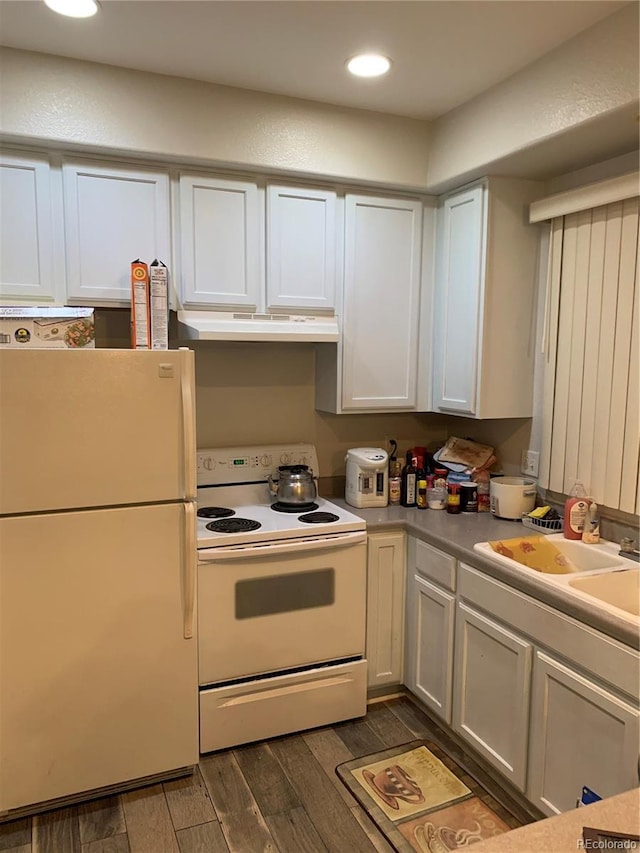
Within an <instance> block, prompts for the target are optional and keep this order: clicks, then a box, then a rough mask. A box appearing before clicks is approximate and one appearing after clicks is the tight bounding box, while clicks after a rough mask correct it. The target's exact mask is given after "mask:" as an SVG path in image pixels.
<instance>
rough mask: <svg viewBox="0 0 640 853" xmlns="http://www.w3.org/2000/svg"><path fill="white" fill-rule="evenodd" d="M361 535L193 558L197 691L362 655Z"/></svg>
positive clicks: (208, 551) (213, 551)
mask: <svg viewBox="0 0 640 853" xmlns="http://www.w3.org/2000/svg"><path fill="white" fill-rule="evenodd" d="M366 547H367V546H366V533H365V532H364V531H358V532H355V533H344V534H335V535H331V536H322V537H317V538H313V537H308V538H305V539H296V540H295V541H279V542H273V543H261V544H258V545H256V544H253V545H246V546H244V545H238V546H233V547H229V548H209V549H205V550H202V551H199V552H198V654H199V664H198V666H199V680H200V685H202V686H204V685H210V684H216V683H220V682H223V681H229V680H233V679H239V678H247V677H250V676H254V675H258V674H261V673H269V672H276V671H281V670H286V669H291V668H293V667H300V666H308V665H310V664H314V663H321V662H324V661H334V660H339V659H342V658H349V657H358V656H363V655H364V646H365V618H366V616H365V610H366Z"/></svg>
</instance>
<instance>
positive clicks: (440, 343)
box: [433, 186, 485, 414]
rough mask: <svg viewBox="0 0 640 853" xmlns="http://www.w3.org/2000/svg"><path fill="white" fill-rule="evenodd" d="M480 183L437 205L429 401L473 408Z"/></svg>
mask: <svg viewBox="0 0 640 853" xmlns="http://www.w3.org/2000/svg"><path fill="white" fill-rule="evenodd" d="M484 206H485V199H484V188H483V187H481V186H479V187H475V188H473V189H470V190H468V191H466V192H462V193H458V194H457V195H454V196H451V197H449V198H447V199H445V201H444V204H443V206H442V208H441V209H440V210H439V211H438V218H439V222H438V249H437V262H436V284H435V305H434V339H435V340H434V343H435V347H434V360H433V364H434V374H433V405H434V409H435V410H436V411H443V412H448V411H451V412H461V413H466V414H474V413H475V411H476V384H477V372H478V353H479V345H480V340H479V336H480V329H481V328H482V292H483V277H484V270H483V259H484V242H485V241H484V232H483V229H484V219H485V217H484Z"/></svg>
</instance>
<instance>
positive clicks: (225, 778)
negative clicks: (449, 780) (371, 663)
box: [0, 698, 532, 853]
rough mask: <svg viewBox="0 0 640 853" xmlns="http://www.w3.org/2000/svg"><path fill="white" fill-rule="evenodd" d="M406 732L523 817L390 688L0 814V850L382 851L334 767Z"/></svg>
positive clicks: (490, 800) (505, 814)
mask: <svg viewBox="0 0 640 853" xmlns="http://www.w3.org/2000/svg"><path fill="white" fill-rule="evenodd" d="M417 738H429V739H431V740H433V741H434V742H435V743H437V744H438V745H439V746H441V747H442V748H444V749H445V750H446V752H447V753H448V754H449V755H450V756H451V757H452V758H453V759H454V760H455V761H456V762H458V764H460V765H461V766H462V767H463V768H464V770H465V771H466V772H467V773H470V774H471V777H473V778H474V779H475V780H477V782H478V783H480V784H481V785H482V786H483V788H484V791H485V792H486V793H484V792H483V799H484V801H485V802H486V803H487V804H488V805H489V806H490V807H491V808H493V810H494V811H496V812H497V813H498V814H499V816H500V817H502V819H503V820H505V822H506V823H507V824H508V825H509V826H513V827H515V826H518V825H520V824H521V823H527V822H529V821H530V820H531V819H532V818H531V816H530V814H528V813H527V811H526V810H524V809H523V808H522V806H521V804H519V803H517V802H515V801H514V800H513V799H512V798H511V797H510V796H509V795H508V794H507V793H506V792H504V791H503V790H502V789H500V788H498V787H497V786H496V785H495V783H494V782H493V781H492V780H491V778H490V777H488V776H487V775H486V774H485V773H483V771H482V769H481V768H479V767H478V765H477V764H476V763H475V762H474V761H473V760H472V759H471V758H470V757H469V756H468V755H466V754H465V753H463V752H462V751H461V750H460V748H459V747H458V746H457V745H456V744H455V743H454V742H453V741H451V740H450V739H449V738H448V737H447V735H446V734H445V733H444V732H443V731H442V730H440V729H439V728H438V727H437V726H436V725H435V723H434V722H433V721H432V720H430V719H429V718H428V717H427V716H425V715H424V714H423V713H422V712H421V711H420V710H419V709H418V708H417V707H416V706H415V705H414V704H413V703H412V702H410V701H409V700H408V699H406V698H398V699H392V700H387V701H384V702H380V703H376V704H373V705H370V706H369V710H368V713H367V716H366V717H365V718H363V719H362V720H356V721H353V722H347V723H338V724H336V725H334V726H330V727H327V728H323V729H316V730H314V731H311V732H306V733H303V734H300V735H290V736H287V737H282V738H276V739H273V740H270V741H265V742H262V743H259V744H255V745H251V746H245V747H238V748H236V749H233V750H227V751H225V752H220V753H212V754H210V755H209V756H206V757H203V758H202V759H201V761H200V765H199V769H198V771H197V772H196V773H195V775H194V776H193V777H190V778H187V779H181V780H178V781H175V782H168V783H165V784H163V785H153V786H150V787H147V788H141V789H139V790H137V791H132V792H128V793H124V794H121V795H119V796H113V797H108V798H105V799H102V800H94V801H92V802H88V803H86V804H84V805H79V806H74V807H70V808H65V809H59V810H57V811H53V812H48V813H44V814H42V815H36V816H35V817H33V818H26V819H23V820H18V821H13V822H10V823H6V824H3V825H0V851H4V853H7V851H10V853H76V851H77V853H262V851H265V853H268V852H269V853H270V851H273V853H276V851H280V853H321V851H333V853H361V851H362V853H371V851H375V850H377V851H387V853H389V851H391V850H392V848H391V847H390V846H389V844H388V843H387V842H386V841H385V839H384V837H383V836H382V835H381V834H380V833H379V832H378V830H377V829H376V827H375V825H374V824H373V823H372V822H371V821H370V819H369V818H368V816H367V815H366V813H365V812H364V811H363V810H362V809H361V808H360V806H359V805H358V803H357V801H356V800H355V799H354V798H353V796H352V795H351V794H350V793H349V791H348V790H347V789H346V787H345V786H344V785H343V784H342V782H341V781H340V780H339V779H338V777H337V776H336V773H335V768H336V765H338V764H341V763H342V762H343V761H349V760H350V759H351V758H358V757H361V756H363V755H368V754H370V753H374V752H378V751H380V750H382V749H386V748H388V747H394V746H400V745H402V744H404V743H408V742H409V741H412V740H415V739H417ZM468 781H469V777H467V782H468ZM470 787H471V785H470ZM507 809H508V810H507Z"/></svg>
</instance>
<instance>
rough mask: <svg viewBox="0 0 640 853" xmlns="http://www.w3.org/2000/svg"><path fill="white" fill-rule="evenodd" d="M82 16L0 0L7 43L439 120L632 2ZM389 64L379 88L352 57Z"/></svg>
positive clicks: (142, 2) (188, 3)
mask: <svg viewBox="0 0 640 853" xmlns="http://www.w3.org/2000/svg"><path fill="white" fill-rule="evenodd" d="M101 3H102V9H101V11H100V12H99V14H98V15H96V16H95V17H94V18H89V19H84V20H76V19H72V18H64V17H62V16H60V15H57V14H55V13H54V12H52V11H50V10H49V9H48V8H47V7H46V6H45V5H44V3H42V2H41V0H0V44H3V45H8V46H11V47H16V48H22V49H25V50H34V51H40V52H44V53H52V54H57V55H60V56H67V57H73V58H76V59H85V60H91V61H93V62H100V63H106V64H109V65H117V66H122V67H126V68H135V69H139V70H143V71H152V72H157V73H161V74H170V75H175V76H179V77H188V78H193V79H196V80H205V81H210V82H212V83H220V84H223V85H226V86H237V87H241V88H244V89H254V90H258V91H263V92H271V93H275V94H280V95H289V96H293V97H296V98H305V99H309V100H315V101H321V102H325V103H330V104H337V105H342V106H345V107H355V108H360V109H368V110H375V111H379V112H385V113H391V114H395V115H403V116H410V117H414V118H419V119H434V118H436V117H438V116H440V115H442V114H444V113H446V112H448V111H449V110H451V109H453V108H454V107H457V106H459V105H460V104H462V103H464V102H465V101H467V100H469V99H470V98H473V97H474V96H475V95H477V94H479V93H480V92H482V91H484V90H485V89H488V88H489V87H491V86H493V85H495V84H496V83H499V82H500V81H501V80H504V79H505V78H507V77H509V76H510V75H512V74H513V73H514V72H516V71H518V70H519V69H521V68H523V67H524V66H526V65H528V64H530V63H531V62H534V61H535V60H536V59H538V58H539V57H541V56H543V55H544V54H545V53H547V52H548V51H550V50H552V49H553V48H554V47H556V46H557V45H559V44H561V43H562V42H564V41H566V40H567V39H570V38H571V37H572V36H574V35H576V34H577V33H579V32H580V31H581V30H584V29H586V28H587V27H590V26H591V25H592V24H594V23H596V22H597V21H598V20H600V19H601V18H604V17H606V16H607V15H610V14H613V13H614V12H616V11H617V10H618V9H619V8H621V7H622V6H624V5H626V3H625V2H617V0H568V2H565V0H409V2H405V0H356V2H351V0H285V2H273V0H211V1H210V0H196V2H192V0H178V2H172V0H161V2H158V1H157V0H101ZM363 51H376V52H381V53H384V54H385V55H387V56H389V57H390V58H391V59H392V61H393V65H392V70H391V72H390V73H389V74H388V75H387V76H386V77H385V78H382V79H379V80H362V79H356V78H353V77H351V76H350V75H349V74H348V73H347V72H346V70H345V67H344V63H345V61H346V60H347V59H348V58H349V57H351V56H353V55H354V54H356V53H360V52H363Z"/></svg>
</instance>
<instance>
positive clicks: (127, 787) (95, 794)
mask: <svg viewBox="0 0 640 853" xmlns="http://www.w3.org/2000/svg"><path fill="white" fill-rule="evenodd" d="M194 770H195V766H191V767H179V768H177V769H176V770H171V771H169V772H167V773H156V774H155V775H153V776H145V777H143V778H141V779H132V780H131V781H129V782H122V783H120V784H117V785H107V786H106V787H104V788H94V789H93V790H91V791H79V792H78V793H77V794H72V795H70V796H68V797H58V798H57V799H55V800H46V801H45V802H43V803H33V804H31V805H28V806H21V807H20V808H18V809H11V810H10V811H8V812H2V813H1V814H0V824H1V823H6V822H7V821H9V820H17V819H19V818H23V817H30V816H31V815H35V814H43V813H44V812H50V811H53V810H54V809H62V808H65V807H66V806H75V805H77V804H78V803H87V802H89V801H90V800H97V799H100V798H102V797H109V796H111V795H113V794H123V793H125V792H126V791H134V790H135V789H136V788H142V787H143V786H145V785H156V784H158V783H159V782H169V781H171V780H172V779H180V778H182V777H183V776H189V775H191V774H192V773H193V772H194Z"/></svg>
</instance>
